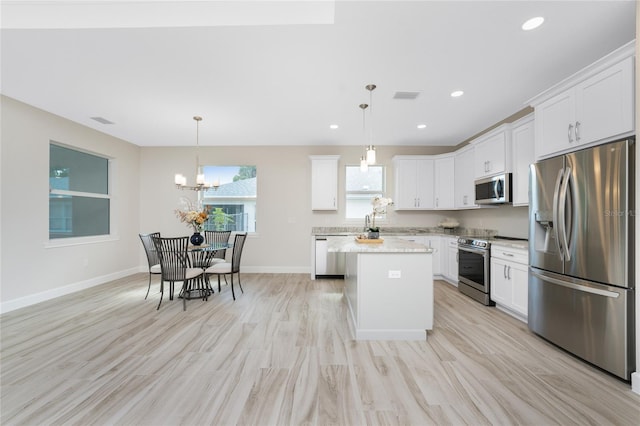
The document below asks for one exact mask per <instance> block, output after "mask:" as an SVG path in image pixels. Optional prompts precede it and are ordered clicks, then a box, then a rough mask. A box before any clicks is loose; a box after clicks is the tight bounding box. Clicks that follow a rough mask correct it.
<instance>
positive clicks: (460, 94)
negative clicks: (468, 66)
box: [451, 90, 464, 98]
mask: <svg viewBox="0 0 640 426" xmlns="http://www.w3.org/2000/svg"><path fill="white" fill-rule="evenodd" d="M462 95H464V92H463V91H462V90H456V91H455V92H451V97H452V98H459V97H460V96H462Z"/></svg>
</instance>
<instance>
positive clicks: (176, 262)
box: [153, 237, 209, 311]
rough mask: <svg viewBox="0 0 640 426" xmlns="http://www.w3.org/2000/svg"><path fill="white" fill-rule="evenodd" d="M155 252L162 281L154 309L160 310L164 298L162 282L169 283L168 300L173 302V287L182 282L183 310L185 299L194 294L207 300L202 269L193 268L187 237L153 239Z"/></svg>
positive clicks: (185, 304)
mask: <svg viewBox="0 0 640 426" xmlns="http://www.w3.org/2000/svg"><path fill="white" fill-rule="evenodd" d="M153 241H154V244H155V246H156V250H157V252H158V254H159V255H160V270H161V273H162V281H161V282H160V302H159V303H158V307H157V308H156V309H160V304H162V298H163V296H164V282H165V281H167V282H169V300H173V291H174V285H175V283H176V282H182V289H181V290H180V295H181V297H182V304H183V310H185V311H186V310H187V299H190V298H191V293H192V292H195V293H196V294H197V295H198V296H201V297H202V299H203V300H207V297H208V295H209V292H208V291H207V290H206V288H205V287H204V282H203V279H202V278H203V276H202V274H203V269H202V268H193V267H192V266H191V258H190V257H189V251H188V249H189V237H176V238H161V237H156V238H153Z"/></svg>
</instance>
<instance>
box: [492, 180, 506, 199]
mask: <svg viewBox="0 0 640 426" xmlns="http://www.w3.org/2000/svg"><path fill="white" fill-rule="evenodd" d="M503 187H504V185H503V183H502V179H496V180H495V181H493V198H495V199H496V200H499V199H501V198H502V195H501V193H502V192H503V191H504V189H503Z"/></svg>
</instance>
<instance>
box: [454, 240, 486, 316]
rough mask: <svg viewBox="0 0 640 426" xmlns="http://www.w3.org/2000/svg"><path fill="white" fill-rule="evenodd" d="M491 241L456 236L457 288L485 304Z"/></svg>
mask: <svg viewBox="0 0 640 426" xmlns="http://www.w3.org/2000/svg"><path fill="white" fill-rule="evenodd" d="M490 249H491V243H490V242H489V241H488V240H486V239H483V238H480V237H460V238H458V290H459V291H460V293H463V294H466V295H467V296H469V297H471V298H473V299H475V300H477V301H478V302H480V303H482V304H483V305H486V306H493V305H495V303H494V302H492V301H491V297H490V290H491V285H490V277H491V273H490V257H491V254H490V253H491V252H490Z"/></svg>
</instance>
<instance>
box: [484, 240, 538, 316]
mask: <svg viewBox="0 0 640 426" xmlns="http://www.w3.org/2000/svg"><path fill="white" fill-rule="evenodd" d="M528 292H529V275H528V252H527V250H524V249H517V248H513V247H506V246H500V245H496V244H495V243H494V244H493V245H492V246H491V300H493V301H494V302H495V303H496V306H497V307H499V308H502V309H503V310H505V311H507V312H509V313H511V314H513V315H514V316H515V317H516V318H518V319H520V320H523V321H526V319H527V303H528V297H529V294H528Z"/></svg>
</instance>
